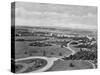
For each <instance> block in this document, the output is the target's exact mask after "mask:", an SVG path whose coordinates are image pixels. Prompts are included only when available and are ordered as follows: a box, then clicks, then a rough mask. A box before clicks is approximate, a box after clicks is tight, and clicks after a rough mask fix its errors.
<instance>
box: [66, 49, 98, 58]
mask: <svg viewBox="0 0 100 75" xmlns="http://www.w3.org/2000/svg"><path fill="white" fill-rule="evenodd" d="M64 59H66V60H95V59H97V51H95V52H91V51H79V52H77V53H76V54H74V55H70V56H69V57H65V58H64Z"/></svg>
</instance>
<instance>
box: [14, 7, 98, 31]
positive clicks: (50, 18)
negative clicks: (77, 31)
mask: <svg viewBox="0 0 100 75" xmlns="http://www.w3.org/2000/svg"><path fill="white" fill-rule="evenodd" d="M57 7H58V6H57ZM32 8H33V9H32ZM47 8H48V7H45V8H43V10H42V8H41V9H40V8H39V9H38V10H36V9H35V7H31V10H28V7H27V8H26V7H21V6H19V7H16V8H15V10H16V11H15V15H16V17H15V22H16V25H30V26H59V27H61V26H63V27H70V28H84V29H95V28H96V25H97V14H94V12H93V10H94V9H89V8H88V10H87V9H86V8H84V10H83V7H79V10H78V8H77V9H76V8H75V9H76V10H75V9H74V7H70V6H69V7H67V9H68V8H69V9H68V10H67V9H66V10H65V8H64V7H63V9H64V12H63V11H61V10H62V8H61V7H60V9H58V8H56V7H55V8H54V7H52V8H53V9H50V10H49V9H47ZM49 8H50V7H49ZM29 9H30V8H29ZM34 9H35V10H34ZM44 9H45V10H44ZM51 10H52V11H51ZM59 10H60V11H59ZM77 10H78V11H77ZM80 10H81V11H80Z"/></svg>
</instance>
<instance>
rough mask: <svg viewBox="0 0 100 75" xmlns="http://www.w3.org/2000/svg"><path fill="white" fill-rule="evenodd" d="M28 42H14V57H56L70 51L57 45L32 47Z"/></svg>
mask: <svg viewBox="0 0 100 75" xmlns="http://www.w3.org/2000/svg"><path fill="white" fill-rule="evenodd" d="M29 43H30V42H15V54H16V55H15V57H16V58H24V57H28V56H47V57H58V56H66V55H68V54H70V53H71V51H70V50H68V49H66V48H61V47H59V46H49V47H33V46H29Z"/></svg>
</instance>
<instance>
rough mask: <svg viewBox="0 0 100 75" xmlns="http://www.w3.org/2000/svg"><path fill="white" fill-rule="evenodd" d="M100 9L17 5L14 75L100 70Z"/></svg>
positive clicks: (14, 8)
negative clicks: (98, 21)
mask: <svg viewBox="0 0 100 75" xmlns="http://www.w3.org/2000/svg"><path fill="white" fill-rule="evenodd" d="M97 16H98V14H97V7H96V6H81V5H67V4H50V3H35V2H34V3H33V2H13V3H12V4H11V54H12V55H11V70H12V72H14V73H30V72H33V73H35V72H48V71H69V70H84V69H97V67H98V63H97V58H98V57H97V54H98V47H97V41H98V38H97V32H98V31H97V28H98V26H97Z"/></svg>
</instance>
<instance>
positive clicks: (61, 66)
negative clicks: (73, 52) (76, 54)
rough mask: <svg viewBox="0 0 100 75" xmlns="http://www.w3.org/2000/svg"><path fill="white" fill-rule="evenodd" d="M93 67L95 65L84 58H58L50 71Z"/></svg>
mask: <svg viewBox="0 0 100 75" xmlns="http://www.w3.org/2000/svg"><path fill="white" fill-rule="evenodd" d="M92 68H93V66H92V65H91V64H90V63H88V62H86V61H84V60H65V61H61V60H58V61H55V63H54V65H53V66H52V67H51V68H50V69H49V70H48V71H64V70H80V69H92Z"/></svg>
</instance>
